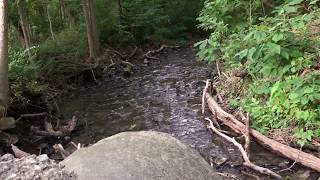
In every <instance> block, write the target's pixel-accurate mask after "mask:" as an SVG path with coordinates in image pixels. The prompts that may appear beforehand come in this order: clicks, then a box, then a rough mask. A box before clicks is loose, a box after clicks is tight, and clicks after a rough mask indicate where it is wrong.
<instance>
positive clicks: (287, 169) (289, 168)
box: [279, 146, 303, 172]
mask: <svg viewBox="0 0 320 180" xmlns="http://www.w3.org/2000/svg"><path fill="white" fill-rule="evenodd" d="M302 147H303V146H301V148H300V151H301V150H302ZM299 157H300V152H299V154H298V156H297V158H296V159H295V160H294V162H293V163H292V165H291V166H290V167H288V168H285V169H282V170H280V171H279V172H284V171H289V170H291V169H292V168H293V166H294V165H296V163H297V160H298V159H299Z"/></svg>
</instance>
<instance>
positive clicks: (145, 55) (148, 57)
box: [143, 45, 179, 60]
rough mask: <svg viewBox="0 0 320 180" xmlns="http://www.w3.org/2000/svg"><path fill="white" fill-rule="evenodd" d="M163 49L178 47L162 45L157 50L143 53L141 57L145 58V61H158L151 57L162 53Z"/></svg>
mask: <svg viewBox="0 0 320 180" xmlns="http://www.w3.org/2000/svg"><path fill="white" fill-rule="evenodd" d="M165 48H179V46H167V45H162V46H161V47H160V48H159V49H157V50H152V51H148V52H147V53H145V54H144V55H143V57H145V58H147V59H154V60H159V59H158V58H156V57H153V55H155V54H157V53H160V52H161V51H163V50H164V49H165Z"/></svg>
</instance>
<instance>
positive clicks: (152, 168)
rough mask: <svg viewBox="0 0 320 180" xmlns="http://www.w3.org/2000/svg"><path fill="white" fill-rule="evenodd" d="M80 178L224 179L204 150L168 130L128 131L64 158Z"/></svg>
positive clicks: (67, 167)
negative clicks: (175, 136)
mask: <svg viewBox="0 0 320 180" xmlns="http://www.w3.org/2000/svg"><path fill="white" fill-rule="evenodd" d="M62 164H63V165H65V166H66V169H67V170H69V171H74V172H75V173H76V174H77V175H78V178H79V179H110V180H126V179H130V180H141V179H150V180H151V179H171V180H175V179H183V180H195V179H197V180H220V179H221V178H220V177H219V176H218V175H216V174H215V173H214V171H213V169H212V167H211V166H210V165H209V164H208V163H207V162H206V161H205V160H204V159H203V158H202V157H201V156H200V154H199V153H198V152H197V151H195V150H194V149H192V148H191V147H188V146H187V145H185V144H183V143H181V142H180V141H178V140H177V139H175V138H173V137H171V136H170V135H168V134H165V133H160V132H153V131H143V132H124V133H120V134H117V135H114V136H111V137H109V138H106V139H103V140H101V141H99V142H98V143H96V144H94V145H93V146H90V147H88V148H83V149H80V150H78V151H76V152H75V153H73V154H72V155H70V156H69V157H68V158H67V159H65V160H64V161H62Z"/></svg>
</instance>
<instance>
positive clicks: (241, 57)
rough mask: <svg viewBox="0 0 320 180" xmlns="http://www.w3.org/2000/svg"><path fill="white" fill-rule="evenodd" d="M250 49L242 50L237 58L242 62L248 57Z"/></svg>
mask: <svg viewBox="0 0 320 180" xmlns="http://www.w3.org/2000/svg"><path fill="white" fill-rule="evenodd" d="M248 51H249V50H248V49H245V50H242V51H240V52H239V53H237V54H236V55H235V56H236V57H239V59H240V60H242V59H243V58H244V57H246V56H247V55H248Z"/></svg>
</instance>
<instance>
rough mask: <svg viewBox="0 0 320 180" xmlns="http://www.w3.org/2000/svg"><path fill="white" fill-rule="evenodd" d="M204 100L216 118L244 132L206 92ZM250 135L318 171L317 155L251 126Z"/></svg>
mask: <svg viewBox="0 0 320 180" xmlns="http://www.w3.org/2000/svg"><path fill="white" fill-rule="evenodd" d="M206 102H207V104H208V106H209V109H210V110H211V111H212V113H213V114H216V115H217V120H219V121H221V122H222V123H224V124H225V125H226V126H228V127H229V128H231V129H232V130H233V131H235V132H236V133H238V134H245V133H246V127H245V125H244V124H243V123H241V122H240V121H239V120H237V119H236V118H235V117H234V116H233V115H231V114H229V113H227V112H225V111H224V110H223V109H222V108H221V107H220V106H219V105H218V103H217V102H216V101H215V100H214V98H213V97H212V96H211V95H210V94H209V93H206ZM250 135H251V136H252V137H254V138H255V139H256V140H257V142H258V143H259V144H261V145H262V146H263V147H265V148H267V149H270V150H272V151H273V152H276V153H278V154H280V155H282V156H284V157H286V158H288V159H291V160H293V161H295V160H296V161H297V163H300V164H302V165H304V166H306V167H309V168H311V169H314V170H316V171H318V172H320V159H319V158H318V157H316V156H314V155H312V154H309V153H305V152H303V151H300V150H298V149H295V148H292V147H290V146H287V145H284V144H282V143H279V142H277V141H275V140H273V139H270V138H268V137H266V136H264V135H262V134H261V133H260V132H258V131H256V130H254V129H251V128H250ZM298 157H299V158H298Z"/></svg>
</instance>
